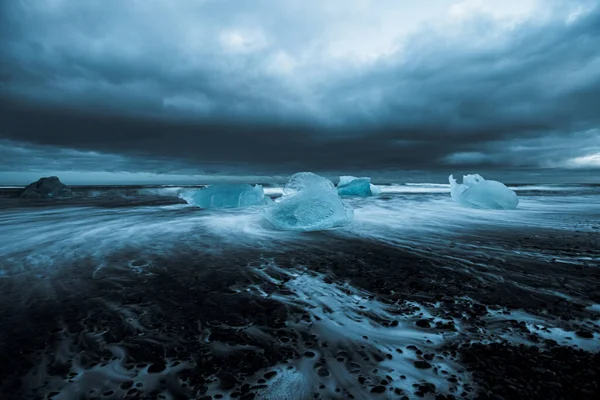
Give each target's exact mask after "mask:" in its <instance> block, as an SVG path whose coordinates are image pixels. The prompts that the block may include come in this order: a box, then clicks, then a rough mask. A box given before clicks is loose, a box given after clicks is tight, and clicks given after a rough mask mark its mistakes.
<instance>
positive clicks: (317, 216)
mask: <svg viewBox="0 0 600 400" xmlns="http://www.w3.org/2000/svg"><path fill="white" fill-rule="evenodd" d="M264 216H265V218H266V219H267V220H268V221H269V222H271V224H273V226H275V228H277V229H281V230H288V231H304V232H307V231H319V230H326V229H333V228H338V227H341V226H344V225H347V224H349V223H351V222H352V219H353V217H354V210H353V209H352V207H350V206H349V205H348V204H346V203H345V202H344V201H343V200H342V199H341V198H340V196H339V195H338V192H337V190H336V188H335V186H334V185H333V183H332V182H331V181H330V180H328V179H326V178H323V177H322V176H319V175H316V174H313V173H312V172H299V173H297V174H295V175H294V176H292V177H291V178H290V180H289V182H288V183H287V184H286V185H285V187H284V188H283V195H282V197H281V198H279V199H278V201H277V202H274V203H272V204H270V205H269V206H268V207H267V208H266V209H265V214H264Z"/></svg>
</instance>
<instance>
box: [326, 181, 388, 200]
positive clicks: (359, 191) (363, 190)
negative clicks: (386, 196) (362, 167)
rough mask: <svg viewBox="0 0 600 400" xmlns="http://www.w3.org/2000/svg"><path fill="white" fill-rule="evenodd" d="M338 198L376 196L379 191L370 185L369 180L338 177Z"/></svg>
mask: <svg viewBox="0 0 600 400" xmlns="http://www.w3.org/2000/svg"><path fill="white" fill-rule="evenodd" d="M337 191H338V194H339V195H340V196H363V197H367V196H377V195H379V194H380V193H381V189H380V188H378V187H377V186H375V185H372V184H371V178H367V177H364V178H357V177H355V176H340V181H339V183H338V185H337Z"/></svg>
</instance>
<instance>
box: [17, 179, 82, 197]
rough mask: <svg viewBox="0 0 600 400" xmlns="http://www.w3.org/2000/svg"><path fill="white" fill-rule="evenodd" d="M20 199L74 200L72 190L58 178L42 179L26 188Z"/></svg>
mask: <svg viewBox="0 0 600 400" xmlns="http://www.w3.org/2000/svg"><path fill="white" fill-rule="evenodd" d="M20 197H23V198H29V199H53V198H57V199H61V198H62V199H65V198H67V199H68V198H72V197H73V192H72V191H71V188H69V187H68V186H67V185H65V184H64V183H62V182H61V181H60V179H58V177H56V176H50V177H47V178H40V179H39V180H38V181H36V182H33V183H31V184H29V185H27V186H26V187H25V189H23V191H22V192H21V194H20Z"/></svg>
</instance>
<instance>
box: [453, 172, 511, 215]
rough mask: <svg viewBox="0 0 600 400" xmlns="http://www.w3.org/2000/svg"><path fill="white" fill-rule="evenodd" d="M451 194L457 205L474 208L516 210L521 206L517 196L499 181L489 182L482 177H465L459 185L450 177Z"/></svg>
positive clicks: (474, 175)
mask: <svg viewBox="0 0 600 400" xmlns="http://www.w3.org/2000/svg"><path fill="white" fill-rule="evenodd" d="M448 180H449V181H450V194H451V196H452V200H454V201H455V202H456V203H458V204H460V205H462V206H465V207H472V208H480V209H495V210H514V209H515V208H517V205H518V204H519V199H518V198H517V194H516V193H515V192H514V191H512V190H510V189H509V188H507V187H506V186H505V185H504V184H503V183H501V182H498V181H488V180H485V179H483V177H482V176H481V175H478V174H473V175H465V176H463V183H462V184H461V183H458V182H457V181H456V179H454V176H453V175H450V176H449V178H448Z"/></svg>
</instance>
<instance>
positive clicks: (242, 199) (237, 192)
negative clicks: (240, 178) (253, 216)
mask: <svg viewBox="0 0 600 400" xmlns="http://www.w3.org/2000/svg"><path fill="white" fill-rule="evenodd" d="M179 197H181V198H182V199H184V200H185V201H186V202H188V204H191V205H194V206H198V207H201V208H237V207H249V206H255V205H260V204H267V203H268V202H269V200H270V198H269V197H266V196H265V193H264V191H263V188H262V186H261V185H256V186H252V185H248V184H245V183H240V184H233V183H217V184H213V185H209V186H208V187H205V188H202V189H198V190H195V191H187V192H183V193H181V194H180V195H179Z"/></svg>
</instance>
